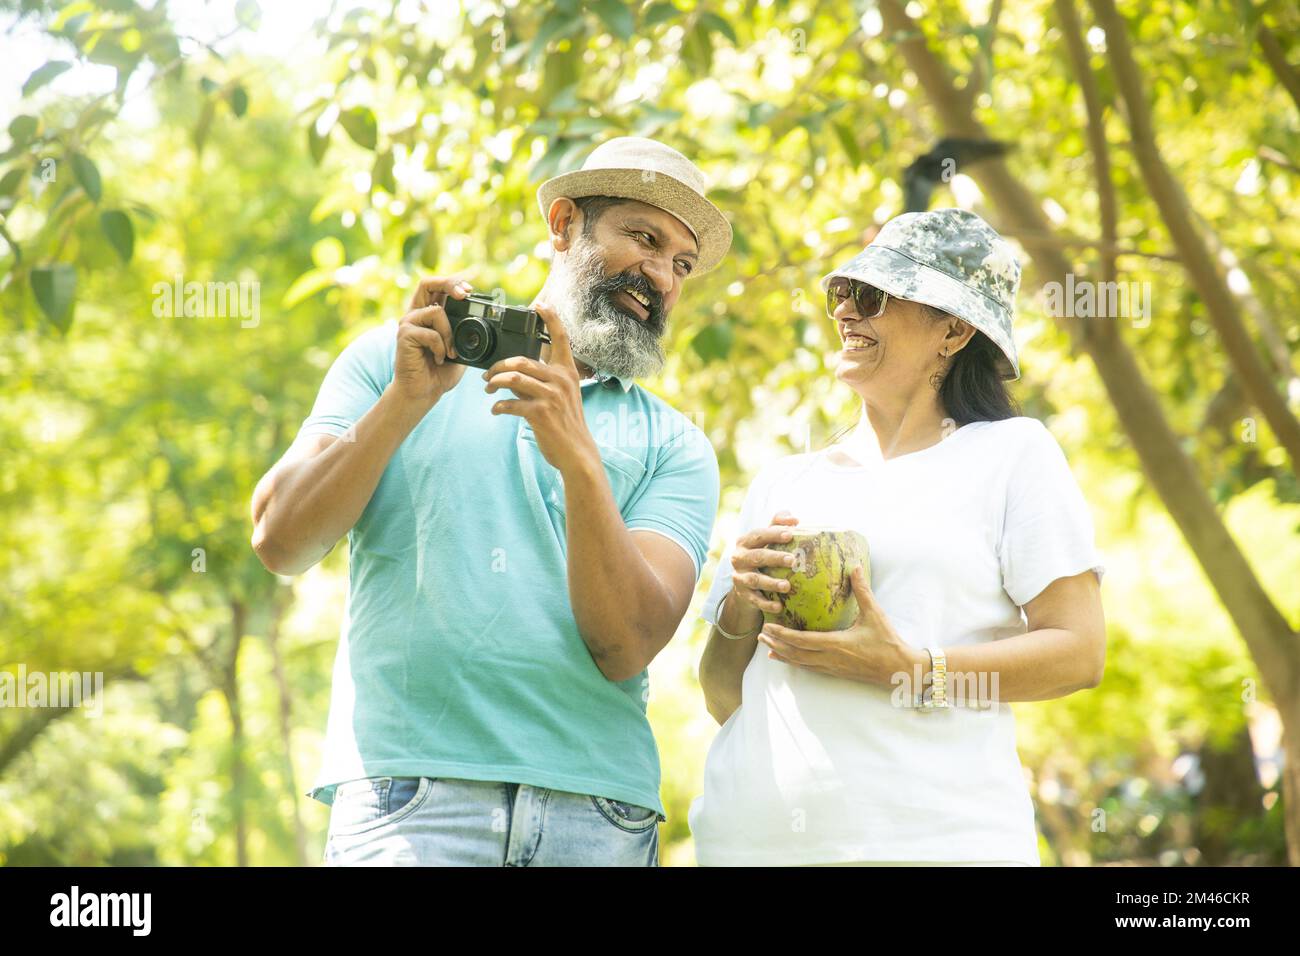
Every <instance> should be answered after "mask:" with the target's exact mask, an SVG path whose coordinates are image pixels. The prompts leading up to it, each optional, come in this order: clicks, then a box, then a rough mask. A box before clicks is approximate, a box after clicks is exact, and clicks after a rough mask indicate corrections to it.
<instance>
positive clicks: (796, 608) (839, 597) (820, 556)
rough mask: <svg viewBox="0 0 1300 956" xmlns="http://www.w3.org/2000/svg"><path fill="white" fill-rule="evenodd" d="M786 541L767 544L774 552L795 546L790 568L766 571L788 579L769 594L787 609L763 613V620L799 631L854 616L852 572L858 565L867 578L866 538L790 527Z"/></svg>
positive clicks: (831, 627)
mask: <svg viewBox="0 0 1300 956" xmlns="http://www.w3.org/2000/svg"><path fill="white" fill-rule="evenodd" d="M791 531H792V532H793V537H792V538H791V540H789V541H778V542H776V543H775V544H770V545H767V547H769V548H772V549H773V550H776V551H793V552H794V554H795V565H794V567H792V568H768V569H766V573H767V574H768V575H769V576H771V577H774V578H784V579H786V580H787V581H789V582H790V590H789V591H778V592H776V593H775V594H774V595H773V597H774V598H775V599H776V600H778V601H781V602H782V603H783V604H784V606H785V610H784V611H782V612H781V613H779V614H771V613H769V612H767V611H764V612H763V619H764V620H765V621H769V622H772V621H774V622H776V623H777V624H780V625H783V626H784V627H790V628H794V629H795V630H798V631H842V630H844V629H845V628H847V627H851V626H852V625H853V622H854V621H856V620H857V617H858V599H857V598H856V597H855V596H854V594H853V579H852V578H851V577H850V575H851V574H852V573H853V569H854V568H855V567H857V566H858V565H859V564H861V565H862V569H863V571H864V572H865V573H866V575H867V583H868V584H870V583H871V565H870V563H869V561H868V557H869V554H870V552H869V551H868V548H867V539H866V538H865V537H863V536H862V535H861V534H859V533H858V532H856V531H850V530H846V529H842V528H798V527H795V528H792V529H791Z"/></svg>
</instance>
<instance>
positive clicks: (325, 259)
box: [311, 236, 348, 271]
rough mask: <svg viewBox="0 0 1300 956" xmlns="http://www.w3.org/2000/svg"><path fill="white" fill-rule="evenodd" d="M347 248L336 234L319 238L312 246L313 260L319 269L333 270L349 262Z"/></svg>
mask: <svg viewBox="0 0 1300 956" xmlns="http://www.w3.org/2000/svg"><path fill="white" fill-rule="evenodd" d="M347 256H348V254H347V250H346V249H344V248H343V243H341V242H340V241H339V240H338V238H337V237H335V236H326V237H325V238H324V239H318V240H317V241H316V242H315V243H314V244H313V245H312V247H311V261H312V262H313V263H314V264H315V266H316V268H317V269H328V270H330V271H333V270H335V269H337V268H339V267H340V266H342V265H343V263H345V262H347Z"/></svg>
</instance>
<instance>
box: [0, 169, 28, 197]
mask: <svg viewBox="0 0 1300 956" xmlns="http://www.w3.org/2000/svg"><path fill="white" fill-rule="evenodd" d="M26 176H27V168H26V167H25V166H15V167H14V168H13V169H11V170H9V172H7V173H5V174H4V178H2V179H0V196H11V195H13V194H14V193H16V192H17V191H18V187H19V186H21V185H22V182H23V180H24V179H25V178H26Z"/></svg>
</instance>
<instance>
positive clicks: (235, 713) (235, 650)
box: [221, 600, 248, 866]
mask: <svg viewBox="0 0 1300 956" xmlns="http://www.w3.org/2000/svg"><path fill="white" fill-rule="evenodd" d="M245 617H246V609H245V608H244V605H243V603H241V602H240V601H238V600H232V601H231V602H230V630H231V635H230V657H229V659H228V661H227V663H226V673H225V680H224V682H223V683H222V688H221V691H222V694H223V695H224V697H225V698H226V709H227V710H228V711H229V712H230V803H231V815H232V816H233V817H234V821H235V865H236V866H248V817H247V812H246V810H245V807H244V798H245V775H244V718H243V713H242V711H241V710H240V703H239V648H240V645H241V644H242V643H243V640H244V620H245Z"/></svg>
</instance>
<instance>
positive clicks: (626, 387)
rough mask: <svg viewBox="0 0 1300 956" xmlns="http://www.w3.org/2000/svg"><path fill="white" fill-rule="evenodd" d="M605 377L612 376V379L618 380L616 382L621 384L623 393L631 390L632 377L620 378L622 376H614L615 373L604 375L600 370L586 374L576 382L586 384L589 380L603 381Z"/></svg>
mask: <svg viewBox="0 0 1300 956" xmlns="http://www.w3.org/2000/svg"><path fill="white" fill-rule="evenodd" d="M607 378H612V379H614V381H616V382H618V384H619V385H621V386H622V387H623V392H624V393H625V394H626V393H627V392H629V391H631V389H632V386H633V384H635V383H634V382H633V381H632V379H630V378H627V379H622V378H618V377H617V376H615V375H605V374H604V373H601V372H597V373H596V374H595V375H593V376H588V377H587V378H584V379H581V380H580V381H579V382H578V384H579V385H586V384H588V383H590V382H604V381H605V379H607Z"/></svg>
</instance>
